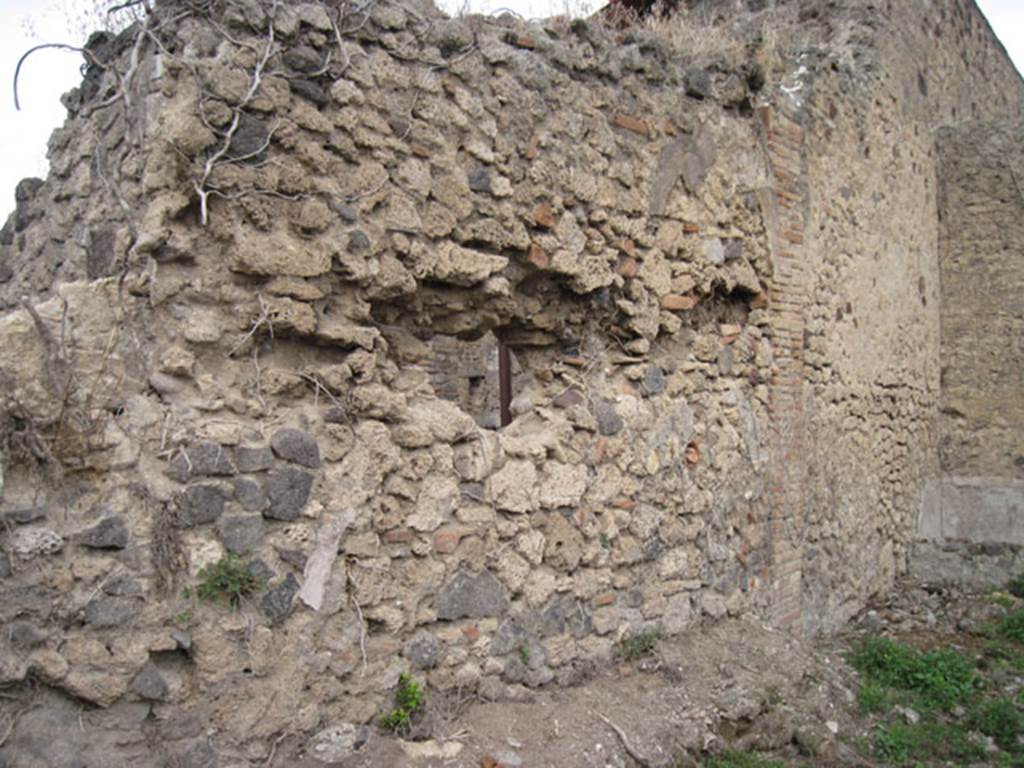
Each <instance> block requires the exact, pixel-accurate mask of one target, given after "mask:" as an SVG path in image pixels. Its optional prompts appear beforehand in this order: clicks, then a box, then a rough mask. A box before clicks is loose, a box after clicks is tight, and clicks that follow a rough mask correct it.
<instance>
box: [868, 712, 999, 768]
mask: <svg viewBox="0 0 1024 768" xmlns="http://www.w3.org/2000/svg"><path fill="white" fill-rule="evenodd" d="M872 746H873V751H874V754H875V756H876V757H878V758H881V759H882V760H885V761H886V762H889V763H893V764H894V765H903V764H905V763H907V762H909V761H910V760H933V759H935V760H958V761H962V762H961V763H960V764H963V762H971V761H974V760H980V759H982V758H983V757H984V756H985V749H984V748H983V747H982V746H981V745H980V744H978V743H977V742H976V741H974V739H972V738H971V736H970V734H969V733H968V732H967V731H965V730H964V729H962V728H958V727H956V726H953V725H945V724H942V723H936V722H931V721H925V720H922V721H921V722H918V723H893V724H892V725H889V726H886V727H884V728H879V729H878V730H877V731H876V732H875V737H874V743H873V745H872Z"/></svg>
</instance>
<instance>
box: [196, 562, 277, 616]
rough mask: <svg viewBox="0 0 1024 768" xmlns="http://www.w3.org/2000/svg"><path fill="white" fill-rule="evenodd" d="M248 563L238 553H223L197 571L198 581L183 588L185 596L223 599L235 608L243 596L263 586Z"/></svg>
mask: <svg viewBox="0 0 1024 768" xmlns="http://www.w3.org/2000/svg"><path fill="white" fill-rule="evenodd" d="M249 565H250V564H249V562H248V561H245V560H242V558H240V557H238V555H230V554H229V555H225V556H224V557H222V558H221V559H220V560H218V561H217V562H216V563H213V564H211V565H207V566H205V567H204V568H203V569H202V570H201V571H199V581H198V583H197V584H196V585H195V587H194V588H189V589H186V590H185V597H192V595H193V594H195V596H196V597H198V598H199V599H200V600H214V601H223V602H226V603H228V604H229V605H230V606H231V607H232V608H237V607H238V605H239V603H240V602H241V601H242V598H243V597H248V596H249V595H252V594H255V593H256V592H259V591H260V590H261V589H263V587H264V584H263V581H262V579H260V578H258V577H256V576H254V575H253V574H252V572H251V571H250V569H249Z"/></svg>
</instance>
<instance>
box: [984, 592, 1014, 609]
mask: <svg viewBox="0 0 1024 768" xmlns="http://www.w3.org/2000/svg"><path fill="white" fill-rule="evenodd" d="M988 601H989V602H990V603H992V605H998V606H999V607H1000V608H1013V606H1014V605H1016V603H1015V601H1014V599H1013V598H1012V597H1010V596H1009V595H1008V594H1006V593H1005V592H1000V591H999V590H994V591H992V592H989V593H988Z"/></svg>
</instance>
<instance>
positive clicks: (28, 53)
mask: <svg viewBox="0 0 1024 768" xmlns="http://www.w3.org/2000/svg"><path fill="white" fill-rule="evenodd" d="M46 48H57V49H59V50H62V51H73V52H74V53H81V54H83V55H85V56H86V57H87V58H89V59H90V60H91V61H92V63H93V64H95V65H96V66H97V67H100V66H103V65H102V64H100V62H99V61H98V60H97V59H96V57H95V56H94V55H93V53H92V51H90V50H89V49H88V48H79V47H78V46H77V45H67V44H66V43H42V44H41V45H34V46H32V47H31V48H29V49H28V50H27V51H25V52H24V53H23V54H21V58H20V59H18V64H17V66H16V67H15V68H14V108H15V109H16V110H18V111H19V112H20V111H21V102H20V101H19V100H18V76H19V75H20V74H21V65H22V64H24V63H25V59H27V58H28V57H29V56H31V55H32V54H33V53H35V52H36V51H41V50H44V49H46Z"/></svg>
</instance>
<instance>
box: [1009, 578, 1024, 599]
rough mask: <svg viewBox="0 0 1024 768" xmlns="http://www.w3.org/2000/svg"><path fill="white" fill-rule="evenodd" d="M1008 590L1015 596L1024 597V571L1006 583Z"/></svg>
mask: <svg viewBox="0 0 1024 768" xmlns="http://www.w3.org/2000/svg"><path fill="white" fill-rule="evenodd" d="M1006 591H1007V592H1009V593H1010V594H1011V595H1013V596H1014V597H1024V573H1021V574H1018V575H1017V576H1014V577H1013V578H1012V579H1010V581H1009V583H1008V584H1007V585H1006Z"/></svg>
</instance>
